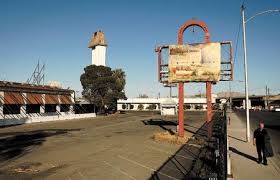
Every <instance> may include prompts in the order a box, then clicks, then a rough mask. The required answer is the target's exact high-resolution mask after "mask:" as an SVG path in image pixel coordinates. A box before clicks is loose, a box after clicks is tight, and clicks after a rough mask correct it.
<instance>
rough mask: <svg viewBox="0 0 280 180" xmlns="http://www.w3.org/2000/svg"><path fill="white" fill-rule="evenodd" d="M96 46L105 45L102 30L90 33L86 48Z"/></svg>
mask: <svg viewBox="0 0 280 180" xmlns="http://www.w3.org/2000/svg"><path fill="white" fill-rule="evenodd" d="M96 46H107V44H106V40H105V35H104V32H102V31H97V32H95V33H93V34H92V37H91V40H90V42H89V46H88V48H92V49H94V48H95V47H96Z"/></svg>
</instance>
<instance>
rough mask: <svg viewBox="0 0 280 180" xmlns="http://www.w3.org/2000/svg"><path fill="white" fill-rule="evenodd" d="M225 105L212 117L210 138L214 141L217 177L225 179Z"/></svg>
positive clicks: (226, 148) (226, 144)
mask: <svg viewBox="0 0 280 180" xmlns="http://www.w3.org/2000/svg"><path fill="white" fill-rule="evenodd" d="M226 110H227V109H226V106H224V109H223V110H222V112H219V113H216V116H215V117H213V120H212V121H213V122H212V123H213V124H212V138H213V140H214V141H215V142H216V143H215V144H216V148H215V158H216V168H217V175H218V179H221V180H224V179H227V160H228V159H227V150H228V147H227V146H228V143H227V114H226Z"/></svg>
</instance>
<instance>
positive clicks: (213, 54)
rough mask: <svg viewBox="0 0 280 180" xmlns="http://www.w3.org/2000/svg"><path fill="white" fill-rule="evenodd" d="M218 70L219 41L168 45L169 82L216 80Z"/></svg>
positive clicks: (218, 76) (219, 64)
mask: <svg viewBox="0 0 280 180" xmlns="http://www.w3.org/2000/svg"><path fill="white" fill-rule="evenodd" d="M220 70H221V44H220V43H205V44H191V45H170V46H169V60H168V82H169V83H177V82H209V81H210V82H217V81H219V80H220Z"/></svg>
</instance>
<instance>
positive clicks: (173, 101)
mask: <svg viewBox="0 0 280 180" xmlns="http://www.w3.org/2000/svg"><path fill="white" fill-rule="evenodd" d="M176 104H177V102H176V101H175V100H174V99H172V98H168V99H165V100H163V101H161V105H176Z"/></svg>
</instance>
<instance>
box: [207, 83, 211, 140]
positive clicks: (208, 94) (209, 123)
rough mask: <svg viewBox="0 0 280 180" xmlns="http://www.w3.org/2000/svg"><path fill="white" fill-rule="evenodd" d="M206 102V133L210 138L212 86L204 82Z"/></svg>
mask: <svg viewBox="0 0 280 180" xmlns="http://www.w3.org/2000/svg"><path fill="white" fill-rule="evenodd" d="M206 101H207V118H206V121H207V131H208V137H211V132H212V126H211V120H212V84H211V82H206Z"/></svg>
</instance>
